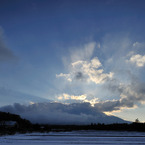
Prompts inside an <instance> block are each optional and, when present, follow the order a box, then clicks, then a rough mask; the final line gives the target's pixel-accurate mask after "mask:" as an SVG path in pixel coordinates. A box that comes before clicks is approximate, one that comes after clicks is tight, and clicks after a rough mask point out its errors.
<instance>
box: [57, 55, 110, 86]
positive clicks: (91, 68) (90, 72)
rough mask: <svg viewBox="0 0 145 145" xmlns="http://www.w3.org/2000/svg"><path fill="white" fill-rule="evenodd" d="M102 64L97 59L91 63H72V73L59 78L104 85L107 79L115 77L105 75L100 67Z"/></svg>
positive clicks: (108, 74)
mask: <svg viewBox="0 0 145 145" xmlns="http://www.w3.org/2000/svg"><path fill="white" fill-rule="evenodd" d="M101 66H102V64H101V62H100V61H99V59H98V58H97V57H95V58H93V59H91V60H90V61H83V60H79V61H76V62H73V63H71V66H70V71H69V73H68V74H63V73H61V74H59V75H56V76H57V77H64V78H65V79H66V80H68V81H76V80H77V81H83V80H85V81H87V82H94V83H96V84H101V83H104V82H105V81H106V80H107V79H109V78H112V77H113V73H112V72H110V73H104V70H103V69H101V68H100V67H101Z"/></svg>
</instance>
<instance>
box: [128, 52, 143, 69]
mask: <svg viewBox="0 0 145 145" xmlns="http://www.w3.org/2000/svg"><path fill="white" fill-rule="evenodd" d="M128 62H130V63H132V64H135V65H136V66H137V67H144V65H145V55H140V54H135V55H132V56H131V57H130V59H129V60H128Z"/></svg>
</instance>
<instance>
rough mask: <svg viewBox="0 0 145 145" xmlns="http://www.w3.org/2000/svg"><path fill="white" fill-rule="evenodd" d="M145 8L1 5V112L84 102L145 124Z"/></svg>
mask: <svg viewBox="0 0 145 145" xmlns="http://www.w3.org/2000/svg"><path fill="white" fill-rule="evenodd" d="M144 5H145V1H144V0H43V1H41V0H0V107H3V106H9V107H10V105H11V107H13V108H15V106H16V104H15V103H18V104H17V105H24V106H25V107H26V106H27V107H30V106H32V105H36V104H38V106H41V107H42V104H41V103H45V104H44V106H45V105H46V103H47V105H46V106H47V107H46V109H48V108H51V109H52V110H55V109H56V108H58V106H57V105H62V107H61V109H60V110H61V112H62V110H63V111H64V110H65V111H64V112H67V113H68V111H66V110H67V109H66V106H65V105H66V104H67V105H68V106H69V105H70V107H72V106H73V107H74V104H75V105H80V106H81V107H82V104H84V106H86V107H87V108H89V109H90V110H91V109H93V110H96V112H99V113H106V114H107V115H114V116H117V117H121V118H122V119H125V120H129V121H134V120H135V119H136V118H139V120H140V121H143V122H145V115H144V110H145V75H144V74H145V39H144V38H145V29H144V26H145V9H144ZM50 102H55V103H53V105H52V104H51V103H50ZM56 102H57V103H56ZM13 104H14V105H13ZM86 104H87V105H86ZM51 105H52V106H53V107H48V106H51ZM24 106H23V107H24ZM55 106H57V107H55ZM80 106H79V107H80ZM84 106H83V108H84V110H83V111H82V112H83V113H81V115H84V114H85V113H84V112H85V109H86V107H84ZM88 106H89V107H88ZM21 107H22V106H21ZM41 107H38V108H41ZM79 107H78V109H76V110H73V112H75V114H79V112H80V111H79V110H81V109H82V108H81V109H80V108H79ZM74 108H75V107H74ZM43 109H44V108H43ZM89 109H88V110H89ZM36 110H37V109H36ZM56 110H57V109H56ZM88 110H86V114H87V112H88ZM38 112H39V111H38ZM44 112H45V111H44ZM46 112H47V111H46ZM57 112H58V110H57ZM99 113H98V114H99ZM91 115H93V113H91ZM77 117H78V116H77ZM74 118H75V117H74ZM87 119H88V118H87Z"/></svg>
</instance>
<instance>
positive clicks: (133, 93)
mask: <svg viewBox="0 0 145 145" xmlns="http://www.w3.org/2000/svg"><path fill="white" fill-rule="evenodd" d="M144 86H145V83H141V82H140V81H138V80H137V79H136V78H133V77H132V80H131V83H129V84H120V82H119V81H117V80H115V79H114V80H109V81H108V82H107V83H106V84H105V88H107V89H109V90H110V91H111V92H112V93H114V94H116V93H117V94H118V96H120V97H121V98H120V99H119V100H109V101H104V102H99V103H96V104H95V107H96V108H97V109H98V110H100V111H102V112H104V111H108V112H111V111H115V110H120V109H121V108H122V107H125V108H133V107H135V106H136V105H138V103H142V102H144V101H145V87H144Z"/></svg>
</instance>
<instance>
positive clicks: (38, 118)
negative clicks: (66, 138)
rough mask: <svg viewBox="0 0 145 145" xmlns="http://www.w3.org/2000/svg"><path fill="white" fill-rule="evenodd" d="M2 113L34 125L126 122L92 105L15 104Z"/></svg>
mask: <svg viewBox="0 0 145 145" xmlns="http://www.w3.org/2000/svg"><path fill="white" fill-rule="evenodd" d="M0 110H1V111H5V112H11V113H16V114H19V115H21V116H22V117H23V118H26V119H28V120H30V121H31V122H33V123H48V124H91V123H114V122H121V123H123V122H125V121H123V120H122V119H119V118H117V117H114V116H107V115H105V114H104V113H101V112H99V110H97V109H96V107H92V106H91V104H90V103H72V104H62V103H34V104H30V105H28V106H25V105H21V104H18V103H15V104H14V105H9V106H5V107H1V108H0Z"/></svg>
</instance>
